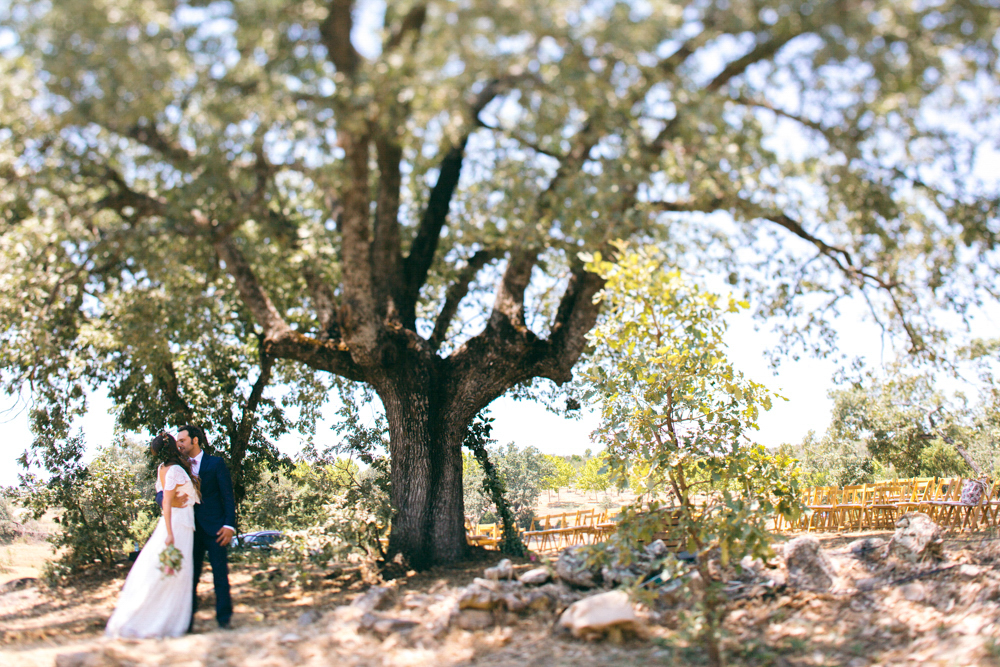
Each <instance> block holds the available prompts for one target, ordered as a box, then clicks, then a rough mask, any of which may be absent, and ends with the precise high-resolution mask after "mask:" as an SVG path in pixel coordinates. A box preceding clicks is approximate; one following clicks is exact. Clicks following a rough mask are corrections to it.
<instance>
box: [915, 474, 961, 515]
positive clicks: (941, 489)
mask: <svg viewBox="0 0 1000 667" xmlns="http://www.w3.org/2000/svg"><path fill="white" fill-rule="evenodd" d="M961 488H962V478H961V477H946V478H943V479H941V480H939V481H938V483H937V484H936V485H935V486H934V491H933V492H932V494H930V497H929V498H928V499H927V500H925V501H924V502H922V503H920V505H918V507H917V511H918V512H923V513H925V514H926V515H927V516H929V517H930V518H931V520H932V521H934V523H936V524H938V525H940V526H946V525H947V522H948V521H950V520H951V509H952V508H953V507H955V506H956V505H957V504H958V500H959V495H960V494H961Z"/></svg>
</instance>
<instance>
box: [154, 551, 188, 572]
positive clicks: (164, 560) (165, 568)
mask: <svg viewBox="0 0 1000 667" xmlns="http://www.w3.org/2000/svg"><path fill="white" fill-rule="evenodd" d="M183 560H184V554H182V553H181V550H180V549H178V548H177V547H175V546H174V545H172V544H170V545H167V548H166V549H164V550H163V551H161V552H160V572H162V573H163V575H164V576H166V577H172V576H174V575H175V574H177V573H178V572H180V571H181V561H183Z"/></svg>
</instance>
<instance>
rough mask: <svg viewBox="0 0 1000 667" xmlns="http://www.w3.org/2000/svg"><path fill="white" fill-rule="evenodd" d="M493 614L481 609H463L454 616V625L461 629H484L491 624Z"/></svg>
mask: <svg viewBox="0 0 1000 667" xmlns="http://www.w3.org/2000/svg"><path fill="white" fill-rule="evenodd" d="M493 620H494V619H493V614H492V613H490V612H488V611H485V610H483V609H463V610H462V611H460V612H459V614H458V616H457V617H456V618H455V625H457V626H458V627H460V628H462V629H463V630H470V631H475V630H485V629H486V628H488V627H490V626H492V625H493Z"/></svg>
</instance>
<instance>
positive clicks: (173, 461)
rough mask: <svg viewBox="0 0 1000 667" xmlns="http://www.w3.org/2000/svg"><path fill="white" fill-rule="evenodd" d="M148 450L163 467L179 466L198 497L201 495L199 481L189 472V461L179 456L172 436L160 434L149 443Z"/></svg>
mask: <svg viewBox="0 0 1000 667" xmlns="http://www.w3.org/2000/svg"><path fill="white" fill-rule="evenodd" d="M149 450H150V451H151V452H152V453H153V459H154V460H155V461H158V462H160V463H162V464H163V465H165V466H180V467H181V468H182V469H183V470H184V472H186V473H187V474H188V477H190V478H191V482H192V483H194V488H195V490H197V491H198V495H199V496H200V495H201V480H200V479H198V478H197V477H195V476H194V473H193V472H191V461H190V460H189V459H188V457H186V456H184V455H183V454H181V450H179V449H177V440H175V439H174V436H172V435H170V434H169V433H166V432H164V433H161V434H160V435H158V436H156V437H155V438H153V441H152V442H151V443H149Z"/></svg>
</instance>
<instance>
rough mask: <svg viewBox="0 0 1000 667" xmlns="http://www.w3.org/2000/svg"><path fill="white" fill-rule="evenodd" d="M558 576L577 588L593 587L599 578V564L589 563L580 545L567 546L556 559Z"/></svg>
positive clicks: (598, 581)
mask: <svg viewBox="0 0 1000 667" xmlns="http://www.w3.org/2000/svg"><path fill="white" fill-rule="evenodd" d="M556 574H557V575H558V576H559V578H560V579H561V580H562V581H564V582H566V583H567V584H569V585H570V586H576V587H578V588H594V587H595V586H597V584H599V583H600V580H601V569H600V567H599V566H596V565H592V564H589V563H588V562H587V558H586V556H585V552H584V550H583V548H582V547H567V548H565V549H563V551H562V553H561V554H559V559H558V560H557V561H556Z"/></svg>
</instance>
